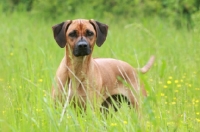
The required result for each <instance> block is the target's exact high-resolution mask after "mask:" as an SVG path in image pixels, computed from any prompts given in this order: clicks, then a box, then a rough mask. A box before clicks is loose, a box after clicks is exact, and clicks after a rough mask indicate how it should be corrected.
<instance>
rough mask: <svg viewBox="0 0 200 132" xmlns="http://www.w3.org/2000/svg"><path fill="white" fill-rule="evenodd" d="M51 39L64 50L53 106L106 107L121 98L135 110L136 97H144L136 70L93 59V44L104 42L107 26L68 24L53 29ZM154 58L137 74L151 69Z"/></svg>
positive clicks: (109, 60) (113, 61) (89, 22)
mask: <svg viewBox="0 0 200 132" xmlns="http://www.w3.org/2000/svg"><path fill="white" fill-rule="evenodd" d="M52 29H53V35H54V39H55V40H56V42H57V44H58V45H59V46H60V47H61V48H64V47H65V50H66V51H65V56H64V58H63V59H62V61H61V63H60V65H59V67H58V69H57V72H56V76H55V82H56V83H55V85H53V88H52V96H53V99H54V100H55V102H56V101H57V100H59V101H60V102H61V103H64V102H65V101H66V100H67V102H74V105H75V106H80V107H82V108H84V109H85V108H86V104H88V103H89V104H91V106H93V107H94V106H100V107H101V106H105V107H108V106H109V105H110V103H111V98H112V97H113V99H114V100H115V101H117V100H118V98H117V96H118V95H120V96H123V97H125V98H126V99H127V101H128V102H129V103H130V104H131V105H132V106H133V107H136V108H137V107H138V96H139V95H141V94H140V93H142V94H143V95H144V96H146V95H147V93H146V91H145V89H144V87H143V85H142V84H140V82H139V80H138V77H137V72H138V70H137V69H134V68H132V66H131V65H129V64H128V63H126V62H124V61H121V60H117V59H112V58H96V59H94V58H92V52H93V49H94V46H95V44H96V45H97V46H98V47H101V46H102V44H103V43H104V42H105V40H106V37H107V33H108V26H107V25H106V24H103V23H101V22H98V21H95V20H93V19H91V20H85V19H76V20H67V21H65V22H62V23H59V24H57V25H54V26H53V27H52ZM153 61H154V56H152V57H151V58H150V60H149V61H148V63H147V64H146V65H145V66H144V67H143V68H141V69H139V72H142V73H146V72H147V71H148V70H149V69H150V67H151V66H152V65H153Z"/></svg>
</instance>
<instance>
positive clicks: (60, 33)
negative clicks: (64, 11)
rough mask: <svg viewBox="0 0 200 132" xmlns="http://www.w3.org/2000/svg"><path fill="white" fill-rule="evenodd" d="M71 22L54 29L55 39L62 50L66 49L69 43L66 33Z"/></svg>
mask: <svg viewBox="0 0 200 132" xmlns="http://www.w3.org/2000/svg"><path fill="white" fill-rule="evenodd" d="M71 22H72V21H71V20H67V21H65V22H62V23H59V24H57V25H54V26H53V27H52V29H53V35H54V39H55V40H56V42H57V44H58V45H59V46H60V47H61V48H64V47H65V45H66V43H67V41H66V36H65V33H66V31H67V28H68V27H69V25H70V24H71Z"/></svg>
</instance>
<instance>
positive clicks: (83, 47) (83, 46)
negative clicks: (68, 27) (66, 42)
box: [73, 40, 91, 57]
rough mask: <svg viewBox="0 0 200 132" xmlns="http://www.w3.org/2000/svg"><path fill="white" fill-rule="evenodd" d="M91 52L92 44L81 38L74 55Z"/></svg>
mask: <svg viewBox="0 0 200 132" xmlns="http://www.w3.org/2000/svg"><path fill="white" fill-rule="evenodd" d="M90 53H91V49H90V45H89V44H88V42H87V41H85V40H80V41H78V42H77V43H76V45H75V47H74V50H73V54H74V56H76V57H78V56H85V55H89V54H90Z"/></svg>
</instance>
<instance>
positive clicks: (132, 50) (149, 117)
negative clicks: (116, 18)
mask: <svg viewBox="0 0 200 132" xmlns="http://www.w3.org/2000/svg"><path fill="white" fill-rule="evenodd" d="M73 18H74V17H73ZM65 19H67V18H62V19H61V18H59V20H43V19H41V18H38V17H36V16H32V15H27V14H23V13H22V14H21V13H15V14H12V15H11V14H8V15H5V14H2V15H1V16H0V20H1V23H0V36H1V39H0V44H1V45H0V51H1V52H0V59H1V63H0V86H1V87H0V100H1V103H0V131H18V132H27V131H33V132H36V131H41V132H49V131H51V132H55V131H91V132H92V131H101V132H102V131H109V132H110V131H120V132H121V131H127V132H129V131H137V132H138V131H141V132H144V131H152V132H155V131H180V132H184V131H198V130H199V129H200V96H199V94H200V82H199V78H200V75H199V73H200V70H199V65H200V57H199V56H200V35H199V34H200V28H199V27H198V26H196V27H194V29H193V30H190V31H188V30H186V29H185V28H183V29H176V28H174V27H173V25H172V24H170V23H169V22H168V21H164V20H161V19H159V18H152V19H148V18H146V19H141V21H139V20H137V21H132V22H130V20H129V22H126V21H120V22H110V21H106V19H103V20H101V21H102V22H104V23H107V24H108V25H109V34H108V37H107V40H106V42H105V43H104V45H103V46H102V47H101V48H98V47H95V50H94V52H93V56H94V57H112V58H117V59H121V60H124V61H126V62H128V63H130V64H131V65H132V66H133V67H136V68H137V67H139V66H142V65H144V64H145V63H146V62H147V60H148V59H149V57H150V55H152V54H154V55H155V56H156V61H155V64H154V66H153V67H152V69H151V70H150V71H149V72H148V73H147V74H145V75H140V78H141V80H142V81H143V82H144V83H145V86H146V89H147V91H148V97H147V98H145V99H143V100H142V103H141V107H140V111H141V112H140V113H141V117H140V118H139V119H138V115H137V113H136V112H135V110H133V109H128V107H127V106H125V105H124V106H123V107H122V108H121V109H120V111H119V112H118V113H114V112H112V111H111V112H110V113H111V114H109V115H108V117H107V118H105V117H104V116H102V114H101V113H100V112H99V111H92V110H90V109H87V111H86V112H85V114H83V115H80V114H77V112H76V110H74V109H73V108H71V107H68V108H67V112H66V114H65V115H64V118H63V120H62V122H61V123H60V124H59V121H60V118H61V112H62V107H59V108H57V109H55V108H54V107H53V102H52V100H51V85H52V84H53V78H54V75H55V71H56V69H57V67H58V65H59V63H60V61H61V59H62V57H63V55H64V49H61V48H59V46H58V45H57V44H56V42H55V41H54V39H53V35H52V31H51V26H52V25H54V24H57V23H59V22H61V20H65ZM2 20H3V21H2Z"/></svg>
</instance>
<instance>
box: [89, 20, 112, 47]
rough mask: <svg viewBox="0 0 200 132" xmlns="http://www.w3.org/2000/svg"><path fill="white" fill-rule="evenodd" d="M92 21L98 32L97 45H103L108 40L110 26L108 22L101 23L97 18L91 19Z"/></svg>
mask: <svg viewBox="0 0 200 132" xmlns="http://www.w3.org/2000/svg"><path fill="white" fill-rule="evenodd" d="M90 23H91V24H92V25H93V26H94V28H95V30H96V34H97V40H96V44H97V46H99V47H100V46H101V45H102V44H103V43H104V41H105V40H106V36H107V33H108V26H107V25H106V24H103V23H100V22H98V21H95V20H92V19H91V20H90Z"/></svg>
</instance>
